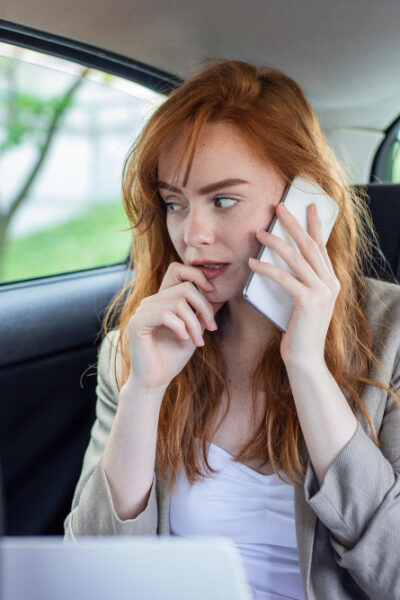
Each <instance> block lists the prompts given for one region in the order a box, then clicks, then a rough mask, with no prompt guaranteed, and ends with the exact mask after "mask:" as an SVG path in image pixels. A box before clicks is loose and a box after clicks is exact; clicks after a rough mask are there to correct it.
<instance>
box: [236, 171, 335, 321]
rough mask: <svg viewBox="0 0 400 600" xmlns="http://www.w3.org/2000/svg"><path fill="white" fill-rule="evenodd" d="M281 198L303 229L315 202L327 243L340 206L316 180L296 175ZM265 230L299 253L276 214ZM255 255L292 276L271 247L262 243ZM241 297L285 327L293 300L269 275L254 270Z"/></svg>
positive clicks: (292, 308)
mask: <svg viewBox="0 0 400 600" xmlns="http://www.w3.org/2000/svg"><path fill="white" fill-rule="evenodd" d="M280 202H284V203H285V206H286V207H287V208H288V210H289V211H290V212H291V213H292V215H293V216H294V217H295V218H296V219H297V221H298V222H299V223H300V225H301V226H302V227H303V228H304V229H305V231H308V223H307V206H308V205H309V204H312V203H313V202H315V205H316V207H317V211H318V216H319V218H320V221H321V226H322V236H323V240H324V244H325V245H326V244H327V242H328V239H329V236H330V234H331V231H332V228H333V225H334V223H335V221H336V217H337V215H338V212H339V207H338V205H337V203H336V202H335V201H334V200H332V198H331V197H330V196H328V194H327V193H326V192H325V191H324V190H323V189H322V188H321V187H320V186H319V185H318V184H317V183H316V182H315V181H313V180H311V179H305V178H303V177H295V178H294V179H293V181H292V183H291V184H290V185H287V186H286V188H285V191H284V192H283V195H282V198H281V200H280ZM267 231H268V232H269V233H273V234H274V235H276V236H278V237H280V238H281V239H282V240H284V241H285V242H287V243H288V244H289V245H290V246H292V247H293V248H294V249H295V250H297V252H299V253H300V250H299V247H298V246H297V244H296V242H295V241H294V240H293V238H292V237H291V236H290V235H289V233H288V231H287V229H286V228H285V226H284V225H283V224H282V223H281V221H280V220H279V219H278V217H277V215H276V214H275V215H274V218H273V220H272V222H271V224H270V226H269V228H268V229H267ZM257 258H258V260H261V261H264V262H268V263H271V264H272V265H275V266H276V267H278V268H279V269H282V270H284V271H287V272H288V273H290V274H291V275H293V277H295V274H294V273H293V271H292V270H291V269H290V268H289V266H288V265H287V263H286V262H285V261H284V260H283V259H282V258H281V257H280V256H279V255H278V254H277V253H276V252H275V251H274V250H272V249H271V248H269V247H267V246H262V247H261V250H260V252H259V255H258V256H257ZM296 279H297V277H296ZM243 297H244V298H245V300H247V302H249V303H250V304H251V305H252V306H254V308H256V309H257V310H258V311H260V312H261V313H262V314H263V315H264V316H265V317H267V319H269V320H270V321H272V323H273V324H274V325H276V327H278V328H279V329H280V330H281V331H283V332H286V331H287V328H288V326H289V322H290V319H291V316H292V313H293V310H294V304H293V299H292V295H291V294H290V293H289V292H288V291H287V290H285V289H284V288H283V287H282V286H281V285H279V284H278V283H276V282H275V281H273V280H272V279H270V278H269V277H267V276H265V275H261V274H260V273H256V272H254V271H253V272H252V273H251V275H250V277H249V279H248V280H247V283H246V286H245V288H244V290H243Z"/></svg>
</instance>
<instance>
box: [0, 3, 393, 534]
mask: <svg viewBox="0 0 400 600" xmlns="http://www.w3.org/2000/svg"><path fill="white" fill-rule="evenodd" d="M399 18H400V4H399V3H398V2H397V1H396V0H388V1H386V2H384V3H367V4H366V3H365V2H362V1H361V0H352V1H351V2H343V1H338V0H336V1H335V2H333V1H332V0H327V1H325V2H320V1H319V0H309V1H308V2H292V1H291V0H269V1H268V2H265V0H252V1H251V2H249V3H243V2H239V1H237V0H229V1H228V0H214V1H213V2H205V3H204V2H194V1H193V0H185V1H183V0H169V2H163V1H162V0H135V1H133V2H132V1H131V0H118V1H117V2H115V1H114V2H110V1H109V0H97V2H94V1H93V0H87V1H86V2H84V3H82V2H77V0H70V2H68V3H67V4H66V3H61V2H58V1H57V0H52V1H50V0H29V2H28V0H19V1H18V2H15V1H14V0H3V1H2V3H1V5H0V57H1V56H2V50H1V48H3V50H4V48H6V47H7V48H9V47H15V48H19V49H28V50H32V51H35V52H37V53H40V55H43V56H44V57H57V58H61V59H65V60H67V61H69V62H70V63H73V64H75V65H79V67H80V68H83V67H90V68H92V69H96V70H97V71H99V72H102V73H105V74H108V75H112V76H117V77H118V78H120V79H121V80H126V81H127V82H135V83H137V84H140V85H141V86H142V87H143V88H148V89H149V90H152V91H153V92H156V93H157V94H160V95H162V96H165V97H166V96H167V95H168V93H170V91H171V90H173V89H174V88H175V87H176V86H178V85H179V84H180V82H182V81H183V80H184V79H185V78H186V77H188V76H189V75H190V74H191V73H192V72H193V71H194V70H195V69H196V68H197V67H198V65H199V64H200V63H201V61H204V60H205V59H207V58H234V59H240V60H245V61H248V62H250V63H252V64H255V65H270V66H274V67H276V68H278V69H281V70H282V71H284V72H285V73H287V74H288V75H290V76H291V77H293V78H294V79H295V80H296V81H297V82H298V83H299V84H300V85H301V87H302V88H303V90H304V91H305V93H306V95H307V97H308V98H309V100H310V102H311V104H312V106H313V108H314V109H315V111H316V113H317V115H318V118H319V119H320V122H321V125H322V128H323V131H324V133H325V135H326V137H327V139H328V141H329V142H330V145H331V147H332V149H333V150H334V151H335V153H336V155H337V157H338V158H339V160H340V161H341V162H342V164H343V165H345V167H346V169H347V172H348V173H349V178H350V180H351V183H352V184H353V185H356V186H357V188H358V189H359V190H360V192H361V193H363V194H365V201H366V202H367V203H368V205H369V209H370V212H371V216H372V221H373V225H374V228H375V231H376V240H377V242H378V243H375V241H374V242H373V244H372V250H373V261H372V262H371V264H366V265H365V275H366V276H367V277H375V278H378V279H382V280H387V281H391V282H395V283H399V279H400V167H399V162H400V150H399V147H400V78H399V65H400V44H399V31H398V23H399ZM1 77H2V72H1V71H0V135H3V134H2V133H1V132H2V130H3V129H4V128H5V126H6V122H7V119H8V118H10V117H9V115H8V114H6V111H1V106H2V104H1V102H2V101H3V100H4V97H5V96H4V94H3V95H2V89H3V90H4V86H3V84H1ZM2 86H3V87H2ZM125 139H129V132H128V135H127V137H126V138H125ZM132 141H133V136H132V137H131V139H130V141H129V144H128V143H127V144H126V146H125V147H124V148H123V150H124V152H125V153H127V152H128V149H129V145H130V143H131V142H132ZM0 148H1V146H0ZM0 152H1V150H0ZM396 159H397V162H396ZM122 166H123V165H122V162H121V163H120V165H119V166H117V167H116V169H115V177H116V179H117V180H119V181H120V179H121V174H122ZM7 177H8V171H7V170H6V169H5V167H3V166H2V157H1V153H0V210H1V209H2V208H3V209H5V205H4V204H3V202H2V200H3V199H4V197H5V191H4V190H5V189H6V184H7V181H6V180H7ZM2 180H3V184H2ZM44 185H45V183H44ZM59 185H60V186H62V185H64V182H63V180H62V179H61V180H60V181H59ZM7 189H8V188H7ZM66 201H67V200H66ZM36 216H37V218H39V219H40V211H39V214H38V215H36ZM0 222H1V221H0ZM94 233H95V232H94ZM1 235H2V233H1V230H0V238H1ZM48 252H49V254H51V253H52V249H51V248H50V250H49V251H48ZM128 259H129V253H126V254H125V258H123V259H121V260H118V261H117V262H116V261H113V260H111V261H110V262H108V263H107V261H105V263H104V264H101V265H99V266H96V267H95V268H80V267H77V268H76V269H74V268H73V266H72V267H69V270H68V272H51V271H49V272H47V274H46V275H45V276H37V277H31V278H21V279H18V278H16V279H14V280H13V277H12V273H11V276H10V277H9V278H8V280H7V281H5V282H2V281H1V280H0V340H1V341H0V390H1V392H0V399H1V413H2V420H1V424H0V428H1V438H0V439H1V450H0V461H1V471H2V496H3V533H4V534H5V535H8V536H29V535H32V536H50V535H63V522H64V519H65V517H66V515H67V514H68V513H69V511H70V508H71V502H72V496H73V492H74V489H75V486H76V483H77V481H78V478H79V475H80V470H81V467H82V460H83V455H84V452H85V449H86V447H87V445H88V443H89V437H90V430H91V427H92V425H93V422H94V419H95V404H96V389H95V388H96V357H97V350H98V347H99V344H100V342H101V336H100V333H101V326H102V322H103V319H104V315H105V313H106V309H107V307H108V305H109V303H110V301H111V299H112V298H113V297H114V296H115V295H116V294H117V292H118V291H119V290H120V289H121V287H122V286H123V284H124V282H125V281H127V279H130V278H131V277H132V275H133V273H132V270H131V269H130V268H129V264H128Z"/></svg>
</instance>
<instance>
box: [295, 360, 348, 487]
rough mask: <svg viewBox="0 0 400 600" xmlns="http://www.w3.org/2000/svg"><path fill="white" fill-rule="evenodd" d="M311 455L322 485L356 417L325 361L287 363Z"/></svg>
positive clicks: (298, 412) (346, 440) (302, 427)
mask: <svg viewBox="0 0 400 600" xmlns="http://www.w3.org/2000/svg"><path fill="white" fill-rule="evenodd" d="M286 370H287V373H288V377H289V382H290V386H291V389H292V393H293V398H294V402H295V405H296V409H297V414H298V417H299V422H300V426H301V429H302V432H303V435H304V439H305V442H306V445H307V449H308V452H309V455H310V459H311V462H312V465H313V468H314V471H315V474H316V476H317V479H318V483H319V485H320V486H321V485H322V482H323V480H324V476H325V473H326V471H327V470H328V467H329V465H330V464H331V463H332V462H333V460H334V459H335V458H336V456H337V455H338V454H339V453H340V452H341V450H343V448H344V447H345V445H346V444H347V443H348V442H349V441H350V439H351V438H352V437H353V435H354V433H355V431H356V429H357V425H358V421H357V419H356V417H355V416H354V415H353V412H352V410H351V408H350V406H349V404H348V402H347V400H346V398H345V397H344V395H343V393H342V391H341V390H340V388H339V386H338V384H337V383H336V381H335V379H334V377H333V376H332V374H331V373H330V371H329V369H328V367H327V366H326V364H325V363H322V364H316V363H315V362H312V363H311V364H310V363H308V364H307V365H295V366H294V365H292V366H286Z"/></svg>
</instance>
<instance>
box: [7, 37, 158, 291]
mask: <svg viewBox="0 0 400 600" xmlns="http://www.w3.org/2000/svg"><path fill="white" fill-rule="evenodd" d="M164 99H165V96H163V95H162V94H160V93H157V92H155V91H153V90H149V89H147V88H146V87H145V86H143V85H140V84H137V83H135V82H132V81H128V80H126V79H123V78H121V77H116V76H113V75H110V74H108V73H104V72H102V71H99V70H95V69H91V68H86V67H83V66H82V65H79V64H75V63H73V62H71V61H69V60H64V59H60V58H56V57H53V56H49V55H47V54H42V53H40V52H34V51H31V50H27V49H24V48H20V47H16V46H12V45H10V44H5V43H0V283H6V282H13V281H21V280H25V279H33V278H37V277H43V276H50V275H56V274H61V273H67V272H73V271H81V270H84V269H92V268H97V267H100V266H104V265H112V264H118V263H122V262H123V261H124V260H126V258H127V256H128V254H129V248H130V242H131V233H130V231H129V229H128V226H129V223H128V220H127V217H126V215H125V213H124V210H123V206H122V200H121V176H122V166H123V161H124V158H125V156H126V154H127V152H128V150H129V148H130V146H131V145H132V143H133V142H134V140H135V139H136V137H137V136H138V134H139V133H140V131H141V129H142V127H143V126H144V124H145V122H146V120H147V119H148V118H149V117H150V115H151V113H152V112H153V111H154V110H155V109H156V108H157V107H158V106H159V104H161V103H162V102H163V100H164Z"/></svg>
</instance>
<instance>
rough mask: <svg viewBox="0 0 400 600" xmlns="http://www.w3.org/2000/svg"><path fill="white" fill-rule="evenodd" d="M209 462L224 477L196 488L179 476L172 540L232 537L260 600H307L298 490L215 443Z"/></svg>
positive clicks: (172, 513)
mask: <svg viewBox="0 0 400 600" xmlns="http://www.w3.org/2000/svg"><path fill="white" fill-rule="evenodd" d="M197 442H199V440H197ZM208 462H209V464H210V466H211V467H213V468H214V469H218V470H219V472H218V473H215V474H211V475H210V476H209V477H206V478H205V479H202V480H200V481H196V482H195V483H194V485H193V486H192V487H190V486H189V483H188V481H187V479H186V476H185V475H184V472H183V471H182V469H181V470H180V471H179V473H178V477H177V480H176V483H175V486H174V489H173V491H172V495H171V502H170V529H171V535H179V536H183V537H190V536H199V535H210V536H213V535H218V536H219V535H221V536H225V537H227V538H230V539H231V540H233V542H234V543H235V545H236V547H237V548H238V550H239V552H240V555H241V558H242V561H243V566H244V569H245V572H246V575H247V579H248V583H249V586H250V588H251V590H252V593H253V596H254V599H255V600H283V599H285V600H287V599H290V600H292V599H295V600H304V595H303V587H302V583H301V576H300V569H299V563H298V552H297V540H296V531H295V521H294V488H293V486H292V485H290V483H284V482H282V481H281V480H280V479H279V477H278V476H277V475H275V474H272V475H262V474H261V473H258V472H257V471H255V470H254V469H251V468H250V467H248V466H247V465H245V464H243V463H239V462H234V461H233V457H232V455H231V454H230V453H229V452H227V451H226V450H223V449H222V448H220V447H219V446H216V445H215V444H213V443H210V444H209V446H208ZM282 476H283V477H284V479H285V480H287V478H286V477H285V475H284V474H283V475H282Z"/></svg>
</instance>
